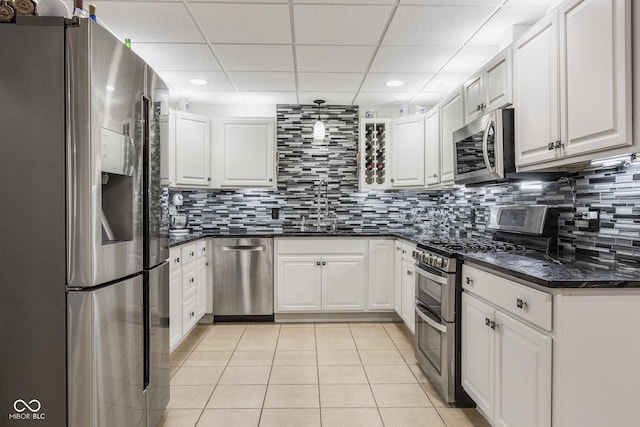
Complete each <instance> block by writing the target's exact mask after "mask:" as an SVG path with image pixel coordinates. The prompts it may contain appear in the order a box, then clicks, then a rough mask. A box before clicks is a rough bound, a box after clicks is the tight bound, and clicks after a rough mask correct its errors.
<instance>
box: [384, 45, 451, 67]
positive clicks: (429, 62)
mask: <svg viewBox="0 0 640 427" xmlns="http://www.w3.org/2000/svg"><path fill="white" fill-rule="evenodd" d="M456 50H457V47H456V46H381V47H380V50H378V54H377V55H376V58H375V59H374V61H373V64H372V66H371V71H372V72H376V73H384V72H409V73H434V72H436V71H438V70H439V69H440V67H442V65H443V64H444V63H445V61H446V60H447V59H449V57H450V56H451V55H453V54H454V53H455V51H456Z"/></svg>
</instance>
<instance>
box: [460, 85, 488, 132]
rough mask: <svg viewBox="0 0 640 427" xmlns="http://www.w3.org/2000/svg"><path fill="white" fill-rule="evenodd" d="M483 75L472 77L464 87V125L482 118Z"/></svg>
mask: <svg viewBox="0 0 640 427" xmlns="http://www.w3.org/2000/svg"><path fill="white" fill-rule="evenodd" d="M482 84H483V82H482V74H481V73H478V74H476V75H475V76H473V77H471V78H470V79H469V80H467V82H466V83H465V84H464V86H463V87H462V88H463V89H462V90H463V94H464V124H467V123H469V122H472V121H474V120H475V119H477V118H478V117H480V116H482V107H483V103H484V96H483V88H482Z"/></svg>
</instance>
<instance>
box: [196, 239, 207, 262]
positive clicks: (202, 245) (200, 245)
mask: <svg viewBox="0 0 640 427" xmlns="http://www.w3.org/2000/svg"><path fill="white" fill-rule="evenodd" d="M196 254H197V255H196V256H197V257H198V258H200V257H204V256H207V241H206V239H202V240H198V241H197V242H196Z"/></svg>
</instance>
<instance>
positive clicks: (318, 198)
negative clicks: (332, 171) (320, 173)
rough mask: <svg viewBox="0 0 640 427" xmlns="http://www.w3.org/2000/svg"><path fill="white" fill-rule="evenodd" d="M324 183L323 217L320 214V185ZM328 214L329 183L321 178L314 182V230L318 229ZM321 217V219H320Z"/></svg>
mask: <svg viewBox="0 0 640 427" xmlns="http://www.w3.org/2000/svg"><path fill="white" fill-rule="evenodd" d="M323 185H324V217H323V215H322V198H321V193H322V186H323ZM328 216H329V183H328V182H327V180H325V179H321V180H320V181H319V182H318V183H317V184H316V231H320V230H321V228H322V226H323V225H325V224H324V222H325V219H326V218H327V217H328ZM321 217H322V220H321Z"/></svg>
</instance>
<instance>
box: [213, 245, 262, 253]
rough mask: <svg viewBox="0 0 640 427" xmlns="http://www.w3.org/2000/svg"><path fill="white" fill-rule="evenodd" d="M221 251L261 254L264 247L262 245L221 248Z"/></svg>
mask: <svg viewBox="0 0 640 427" xmlns="http://www.w3.org/2000/svg"><path fill="white" fill-rule="evenodd" d="M222 250H223V251H227V252H261V251H264V246H262V245H258V246H254V245H238V246H223V247H222Z"/></svg>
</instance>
